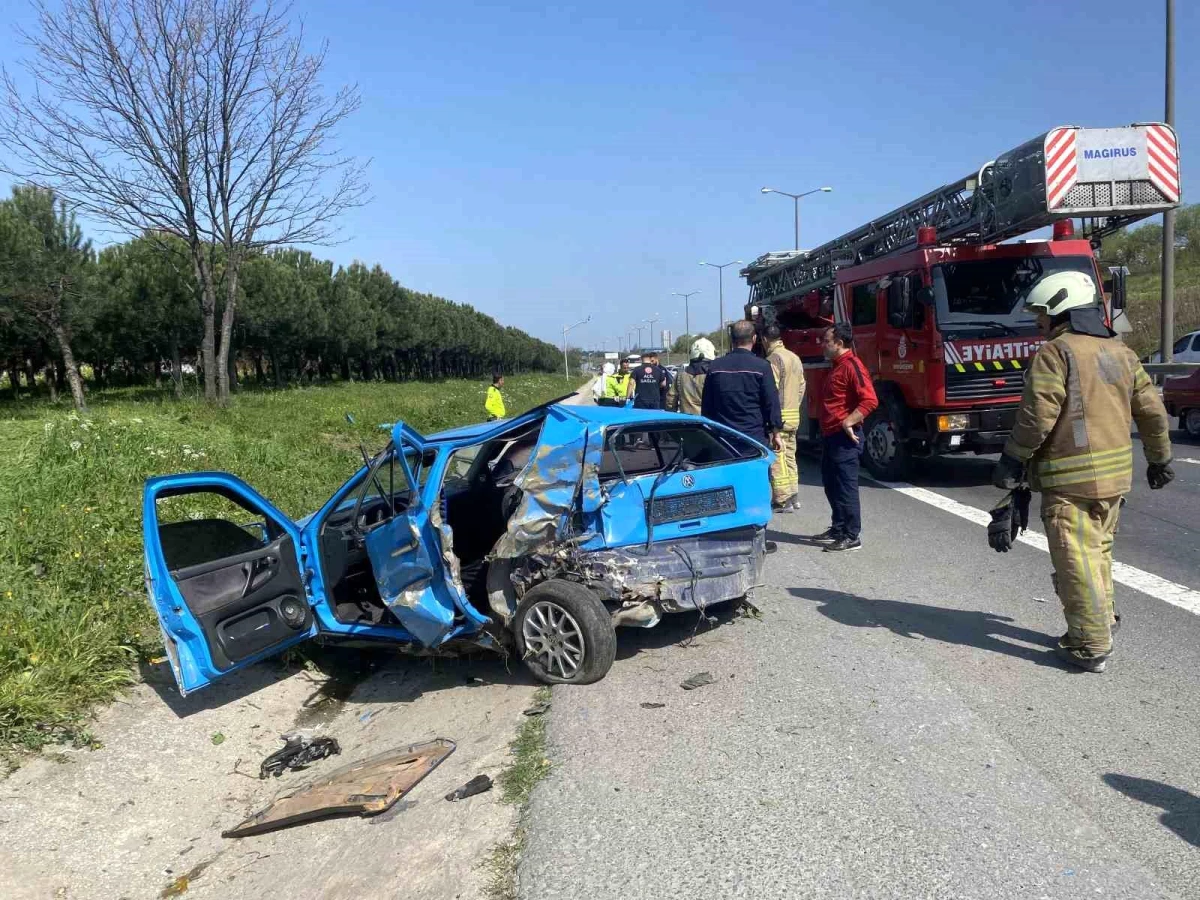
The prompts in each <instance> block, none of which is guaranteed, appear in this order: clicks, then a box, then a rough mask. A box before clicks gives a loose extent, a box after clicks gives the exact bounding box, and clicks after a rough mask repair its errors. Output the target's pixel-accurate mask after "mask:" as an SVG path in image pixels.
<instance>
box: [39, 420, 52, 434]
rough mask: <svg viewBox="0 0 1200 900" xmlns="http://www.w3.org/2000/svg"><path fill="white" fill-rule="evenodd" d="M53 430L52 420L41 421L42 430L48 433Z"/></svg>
mask: <svg viewBox="0 0 1200 900" xmlns="http://www.w3.org/2000/svg"><path fill="white" fill-rule="evenodd" d="M53 430H54V423H53V422H44V423H42V431H44V432H46V434H49V433H50V432H52V431H53Z"/></svg>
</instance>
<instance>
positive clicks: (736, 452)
mask: <svg viewBox="0 0 1200 900" xmlns="http://www.w3.org/2000/svg"><path fill="white" fill-rule="evenodd" d="M735 444H736V440H735V441H729V440H726V439H725V436H724V435H722V436H721V438H718V437H717V436H716V435H714V434H713V433H712V432H710V431H709V430H708V429H706V428H699V427H691V428H680V427H679V426H671V425H660V426H653V425H652V426H647V427H639V428H623V429H619V430H612V431H610V432H609V433H608V434H606V435H605V438H604V455H603V457H602V458H601V460H600V477H601V478H619V477H621V474H622V473H624V474H625V475H626V476H627V477H628V476H634V475H649V474H652V473H655V472H661V471H662V470H663V469H665V468H666V467H667V466H669V465H670V464H671V461H672V460H673V459H674V458H675V454H676V453H677V452H679V451H680V448H682V452H683V461H684V463H685V464H686V465H687V467H688V468H697V467H699V466H710V465H715V464H718V463H724V462H730V461H732V460H736V459H739V458H741V457H743V456H747V455H757V454H756V453H751V452H748V451H750V450H752V449H753V446H754V445H753V444H750V443H749V442H746V444H747V447H746V448H742V447H738V446H736V445H735Z"/></svg>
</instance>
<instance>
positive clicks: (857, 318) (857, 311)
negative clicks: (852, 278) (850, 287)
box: [850, 281, 878, 325]
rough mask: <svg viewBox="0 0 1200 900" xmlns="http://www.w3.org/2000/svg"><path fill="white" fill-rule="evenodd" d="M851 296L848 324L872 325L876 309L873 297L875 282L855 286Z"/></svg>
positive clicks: (876, 305)
mask: <svg viewBox="0 0 1200 900" xmlns="http://www.w3.org/2000/svg"><path fill="white" fill-rule="evenodd" d="M851 296H852V303H853V306H852V309H851V311H850V322H851V324H852V325H874V324H875V313H876V310H877V307H878V304H877V302H876V296H875V282H873V281H869V282H867V283H866V284H856V285H855V286H854V293H853V294H852V295H851Z"/></svg>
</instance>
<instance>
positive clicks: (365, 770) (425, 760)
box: [221, 738, 456, 838]
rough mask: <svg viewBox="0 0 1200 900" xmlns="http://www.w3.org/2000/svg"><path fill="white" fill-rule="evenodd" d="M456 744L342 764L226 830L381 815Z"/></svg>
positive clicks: (240, 832) (237, 832)
mask: <svg viewBox="0 0 1200 900" xmlns="http://www.w3.org/2000/svg"><path fill="white" fill-rule="evenodd" d="M455 746H456V745H455V743H454V741H451V740H447V739H446V738H436V739H434V740H432V741H426V742H424V743H421V744H413V745H411V746H408V747H404V748H401V749H399V750H389V751H387V752H385V753H381V754H378V755H377V756H372V757H369V758H367V759H364V760H360V761H358V762H355V763H351V764H350V765H348V766H343V767H342V768H340V769H338V770H337V771H335V772H332V773H330V774H329V775H328V776H326V777H325V778H324V779H322V780H320V781H316V782H312V783H310V784H307V785H305V786H303V787H301V788H299V789H298V790H296V791H293V792H292V793H290V794H287V795H285V796H283V797H280V798H278V799H277V800H275V801H274V802H272V803H271V804H269V805H268V806H267V807H266V808H265V809H263V810H261V811H259V812H257V813H255V814H254V815H252V816H250V817H249V818H247V819H245V820H244V821H242V822H240V823H239V824H237V825H235V826H234V827H233V828H230V829H228V830H227V831H223V832H221V836H222V837H227V838H241V837H249V836H251V835H255V834H263V833H264V832H267V831H274V830H275V829H277V828H286V827H288V826H290V825H297V824H299V823H301V822H309V821H312V820H314V819H324V818H329V817H331V816H346V815H354V814H358V815H362V816H374V815H378V814H379V813H382V812H385V811H387V810H388V809H390V808H391V807H392V805H393V804H395V803H396V801H397V800H399V799H400V798H401V797H403V796H404V795H405V794H407V793H408V792H409V791H410V790H412V789H413V788H414V787H415V786H416V785H417V784H418V783H420V781H421V780H422V779H423V778H424V777H425V776H426V775H428V774H429V773H430V772H432V771H433V770H434V769H436V768H437V767H438V765H440V764H441V762H442V761H443V760H444V759H446V757H448V756H449V755H450V754H451V753H453V752H454V749H455Z"/></svg>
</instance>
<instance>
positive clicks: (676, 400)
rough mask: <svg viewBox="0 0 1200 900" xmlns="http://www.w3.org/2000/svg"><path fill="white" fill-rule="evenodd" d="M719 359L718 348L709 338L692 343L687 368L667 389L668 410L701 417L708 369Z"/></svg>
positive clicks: (681, 371)
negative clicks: (701, 405) (701, 404)
mask: <svg viewBox="0 0 1200 900" xmlns="http://www.w3.org/2000/svg"><path fill="white" fill-rule="evenodd" d="M716 358H717V348H716V347H714V346H713V343H712V341H710V340H709V339H708V338H696V340H694V341H692V349H691V353H690V354H689V356H688V359H690V360H691V362H689V363H688V365H687V367H686V368H683V369H680V370H679V372H678V373H677V374H676V375H675V380H674V381H672V382H671V383H670V385H668V387H667V409H669V410H671V411H672V412H681V413H687V414H688V415H689V416H698V415H700V403H701V401H702V400H703V399H704V379H706V378H707V377H708V367H709V366H710V365H711V364H712V361H713V360H714V359H716Z"/></svg>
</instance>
